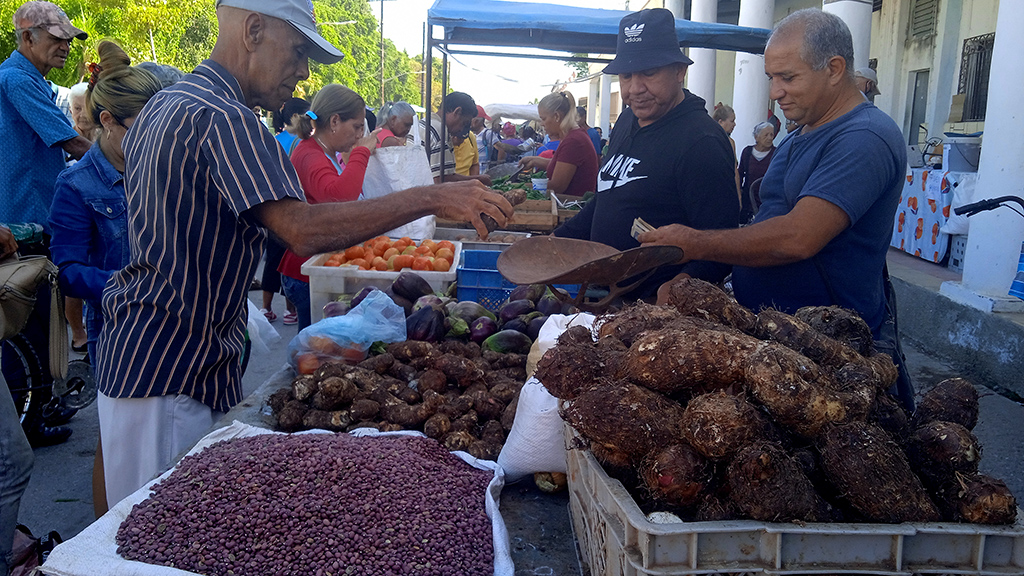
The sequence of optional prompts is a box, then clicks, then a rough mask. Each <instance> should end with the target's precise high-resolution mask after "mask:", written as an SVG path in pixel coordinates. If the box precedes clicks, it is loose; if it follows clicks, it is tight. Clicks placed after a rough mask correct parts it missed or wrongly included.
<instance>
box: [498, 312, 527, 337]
mask: <svg viewBox="0 0 1024 576" xmlns="http://www.w3.org/2000/svg"><path fill="white" fill-rule="evenodd" d="M525 318H526V316H517V317H515V318H513V319H511V320H509V321H508V322H505V323H504V324H502V325H501V329H502V330H515V331H516V332H522V333H523V334H526V330H527V328H529V327H530V325H529V324H528V323H527V322H526V320H525Z"/></svg>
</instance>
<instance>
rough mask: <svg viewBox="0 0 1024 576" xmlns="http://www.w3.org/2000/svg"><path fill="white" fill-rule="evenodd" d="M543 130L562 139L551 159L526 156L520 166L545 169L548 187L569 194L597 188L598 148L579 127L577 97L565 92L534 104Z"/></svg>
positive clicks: (556, 93)
mask: <svg viewBox="0 0 1024 576" xmlns="http://www.w3.org/2000/svg"><path fill="white" fill-rule="evenodd" d="M537 113H538V114H539V115H540V121H541V123H543V124H544V130H546V131H547V133H548V136H549V137H550V138H551V139H552V140H561V142H560V143H559V144H558V148H556V149H555V154H554V156H552V157H551V159H550V160H549V159H547V158H542V157H540V156H527V157H525V158H523V159H522V160H520V161H519V165H520V166H527V167H529V168H535V169H538V170H547V173H548V190H549V191H550V192H556V193H559V194H566V195H569V196H583V195H584V194H586V193H587V192H596V191H597V171H598V168H599V166H598V161H597V151H596V150H594V143H593V142H591V141H590V137H589V136H587V131H586V130H584V129H582V128H580V126H579V119H578V118H577V116H576V100H575V99H574V98H573V97H572V94H569V93H568V92H555V93H552V94H548V95H547V96H545V97H544V98H542V99H541V101H540V102H539V103H538V104H537Z"/></svg>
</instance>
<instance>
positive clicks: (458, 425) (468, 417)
mask: <svg viewBox="0 0 1024 576" xmlns="http://www.w3.org/2000/svg"><path fill="white" fill-rule="evenodd" d="M479 423H480V417H479V416H477V413H476V410H468V411H467V412H466V413H465V414H463V415H462V416H459V417H458V418H455V419H454V420H452V428H451V430H452V432H466V433H467V434H470V435H472V434H473V432H474V431H475V430H476V426H477V424H479Z"/></svg>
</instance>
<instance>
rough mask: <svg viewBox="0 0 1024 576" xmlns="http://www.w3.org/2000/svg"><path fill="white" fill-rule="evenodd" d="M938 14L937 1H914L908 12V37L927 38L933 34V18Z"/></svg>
mask: <svg viewBox="0 0 1024 576" xmlns="http://www.w3.org/2000/svg"><path fill="white" fill-rule="evenodd" d="M938 13H939V0H914V4H913V7H912V8H911V10H910V36H911V38H912V39H920V38H927V37H928V36H932V35H934V34H935V19H936V18H935V17H936V16H937V15H938Z"/></svg>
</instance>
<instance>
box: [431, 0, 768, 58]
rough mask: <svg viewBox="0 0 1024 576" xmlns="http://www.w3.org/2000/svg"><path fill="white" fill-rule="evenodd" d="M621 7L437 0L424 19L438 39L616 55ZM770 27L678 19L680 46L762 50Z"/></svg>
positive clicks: (451, 41)
mask: <svg viewBox="0 0 1024 576" xmlns="http://www.w3.org/2000/svg"><path fill="white" fill-rule="evenodd" d="M626 14H629V12H627V11H623V10H600V9H596V8H575V7H570V6H558V5H552V4H537V3H529V2H505V1H499V0H437V1H436V2H434V5H433V6H431V8H430V10H428V11H427V23H428V24H430V25H435V26H443V27H444V39H443V40H442V41H441V43H442V44H443V43H448V44H449V45H450V44H466V45H476V46H516V47H524V48H543V49H547V50H559V51H564V52H582V53H588V54H614V53H615V37H616V35H617V34H618V31H619V20H621V19H622V17H623V16H625V15H626ZM769 33H770V30H765V29H763V28H746V27H742V26H733V25H731V24H704V23H700V22H691V21H689V20H680V19H676V35H677V36H678V37H679V45H680V46H683V47H687V46H689V47H694V48H714V49H718V50H735V51H738V52H752V53H755V54H762V53H764V46H765V43H766V42H767V41H768V34H769Z"/></svg>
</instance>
